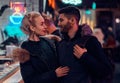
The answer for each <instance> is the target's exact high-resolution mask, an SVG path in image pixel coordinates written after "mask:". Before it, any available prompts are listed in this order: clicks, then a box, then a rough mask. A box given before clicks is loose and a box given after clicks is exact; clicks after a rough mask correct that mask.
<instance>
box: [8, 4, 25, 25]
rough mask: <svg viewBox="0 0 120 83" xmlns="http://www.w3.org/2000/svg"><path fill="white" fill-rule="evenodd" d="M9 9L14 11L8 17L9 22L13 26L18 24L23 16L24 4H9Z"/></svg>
mask: <svg viewBox="0 0 120 83" xmlns="http://www.w3.org/2000/svg"><path fill="white" fill-rule="evenodd" d="M10 7H11V9H13V11H14V13H13V14H12V15H11V16H10V22H11V23H13V24H20V23H21V21H22V18H23V14H24V13H25V12H26V8H25V7H24V2H11V5H10Z"/></svg>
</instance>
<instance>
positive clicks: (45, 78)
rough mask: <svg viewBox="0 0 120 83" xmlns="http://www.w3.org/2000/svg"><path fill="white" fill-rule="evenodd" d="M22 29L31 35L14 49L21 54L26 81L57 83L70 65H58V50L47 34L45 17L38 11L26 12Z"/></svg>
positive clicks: (28, 82)
mask: <svg viewBox="0 0 120 83" xmlns="http://www.w3.org/2000/svg"><path fill="white" fill-rule="evenodd" d="M21 29H22V30H23V32H25V34H27V35H28V36H29V38H28V40H26V41H24V42H23V43H22V45H21V48H22V49H19V48H18V49H16V51H15V50H14V55H15V54H16V56H19V60H20V62H21V63H20V69H21V75H22V77H23V80H24V82H25V83H57V82H58V78H59V77H62V76H65V75H67V73H68V71H69V68H68V67H58V62H57V56H56V51H55V49H54V45H53V44H52V42H51V41H50V40H49V39H46V38H43V37H40V36H44V35H46V25H45V23H44V19H43V17H42V16H41V14H40V13H38V12H30V13H28V14H26V15H25V16H24V18H23V20H22V24H21Z"/></svg>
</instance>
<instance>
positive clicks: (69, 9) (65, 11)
mask: <svg viewBox="0 0 120 83" xmlns="http://www.w3.org/2000/svg"><path fill="white" fill-rule="evenodd" d="M59 14H65V15H73V16H75V18H76V20H77V22H79V21H80V11H79V9H78V8H77V7H73V6H68V7H64V8H62V9H60V10H59Z"/></svg>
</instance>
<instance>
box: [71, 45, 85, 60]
mask: <svg viewBox="0 0 120 83" xmlns="http://www.w3.org/2000/svg"><path fill="white" fill-rule="evenodd" d="M85 52H87V49H86V48H81V47H80V46H78V45H75V46H74V53H73V54H74V55H75V57H76V58H78V59H80V58H81V56H82V55H83V53H85Z"/></svg>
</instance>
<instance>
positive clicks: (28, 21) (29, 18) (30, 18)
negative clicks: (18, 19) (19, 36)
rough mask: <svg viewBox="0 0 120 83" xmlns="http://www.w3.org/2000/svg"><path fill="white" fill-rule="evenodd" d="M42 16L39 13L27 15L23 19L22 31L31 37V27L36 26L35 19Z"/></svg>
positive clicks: (33, 12)
mask: <svg viewBox="0 0 120 83" xmlns="http://www.w3.org/2000/svg"><path fill="white" fill-rule="evenodd" d="M39 16H41V14H40V13H39V12H35V11H32V12H29V13H28V14H26V15H25V16H24V18H23V19H22V23H21V27H20V28H21V30H22V31H23V32H24V33H25V34H27V35H29V34H30V33H31V32H32V31H31V30H30V26H36V25H35V20H34V19H35V18H36V17H39Z"/></svg>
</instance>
